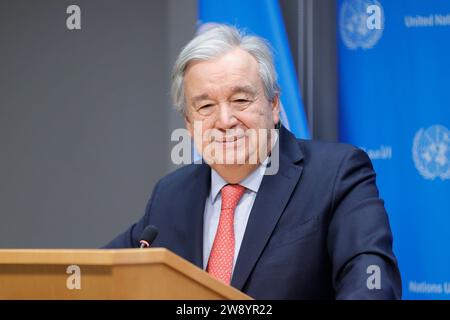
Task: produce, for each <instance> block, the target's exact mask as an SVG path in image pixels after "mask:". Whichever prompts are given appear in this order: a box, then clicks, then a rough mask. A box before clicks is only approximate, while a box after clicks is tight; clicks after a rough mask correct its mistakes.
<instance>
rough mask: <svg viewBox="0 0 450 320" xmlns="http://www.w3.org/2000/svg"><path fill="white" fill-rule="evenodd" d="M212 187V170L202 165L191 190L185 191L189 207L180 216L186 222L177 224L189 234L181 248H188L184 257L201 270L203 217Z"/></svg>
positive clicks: (185, 207) (190, 187) (191, 185)
mask: <svg viewBox="0 0 450 320" xmlns="http://www.w3.org/2000/svg"><path fill="white" fill-rule="evenodd" d="M210 185H211V169H210V168H209V167H208V165H206V164H201V165H199V168H198V173H197V175H196V176H195V177H194V179H192V181H191V183H190V186H189V188H187V189H186V190H184V191H183V192H184V193H185V194H186V196H187V197H188V198H187V205H185V206H184V209H185V210H186V212H184V213H183V214H181V215H179V216H180V217H184V219H185V220H184V221H183V222H181V221H180V223H177V224H178V225H179V226H181V227H182V228H183V229H184V231H185V232H187V233H188V235H187V237H186V238H185V239H186V241H187V243H185V244H183V245H182V246H181V247H183V248H186V252H185V255H184V257H185V258H186V259H187V260H189V261H191V262H192V263H193V264H195V265H196V266H198V267H199V268H201V269H203V215H204V211H205V201H206V198H207V197H208V194H209V191H210Z"/></svg>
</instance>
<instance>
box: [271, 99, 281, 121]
mask: <svg viewBox="0 0 450 320" xmlns="http://www.w3.org/2000/svg"><path fill="white" fill-rule="evenodd" d="M280 104H281V103H280V94H279V93H276V94H275V95H274V96H273V98H272V102H271V105H272V115H273V122H274V124H275V125H276V124H277V123H278V122H280Z"/></svg>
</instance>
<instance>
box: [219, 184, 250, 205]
mask: <svg viewBox="0 0 450 320" xmlns="http://www.w3.org/2000/svg"><path fill="white" fill-rule="evenodd" d="M221 192H222V210H223V209H232V210H234V209H235V208H236V206H237V204H238V202H239V200H240V199H241V198H242V195H243V194H244V192H245V187H243V186H241V185H240V184H227V185H226V186H224V187H223V188H222V191H221Z"/></svg>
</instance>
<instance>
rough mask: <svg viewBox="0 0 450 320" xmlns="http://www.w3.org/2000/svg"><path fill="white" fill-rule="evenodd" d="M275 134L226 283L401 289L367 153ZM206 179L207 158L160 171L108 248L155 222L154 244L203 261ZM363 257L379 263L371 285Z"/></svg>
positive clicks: (268, 290) (283, 295)
mask: <svg viewBox="0 0 450 320" xmlns="http://www.w3.org/2000/svg"><path fill="white" fill-rule="evenodd" d="M278 142H279V143H280V162H279V171H278V173H277V174H276V175H266V176H264V178H263V180H262V183H261V186H260V189H259V191H258V193H257V196H256V199H255V202H254V204H253V208H252V210H251V213H250V217H249V220H248V224H247V228H246V231H245V235H244V239H243V242H242V245H241V248H240V251H239V255H238V258H237V261H236V266H235V269H234V273H233V277H232V281H231V285H232V286H233V287H236V288H237V289H239V290H241V291H243V292H245V293H247V294H248V295H250V296H252V297H254V298H256V299H335V298H336V299H394V298H400V297H401V280H400V273H399V270H398V267H397V261H396V258H395V256H394V254H393V252H392V234H391V230H390V226H389V221H388V217H387V214H386V211H385V209H384V205H383V201H382V200H381V199H380V198H379V196H378V190H377V187H376V184H375V173H374V171H373V168H372V164H371V162H370V160H369V158H368V157H367V155H366V154H365V153H364V152H363V151H361V150H359V149H357V148H355V147H352V146H350V145H344V144H337V143H323V142H313V141H307V140H297V139H296V138H295V137H294V136H293V135H292V134H291V133H290V132H289V131H288V130H286V129H284V128H281V130H280V138H279V140H278ZM210 180H211V169H210V168H209V166H208V165H206V164H192V165H187V166H185V167H182V168H180V169H178V170H175V171H174V172H172V173H170V174H169V175H167V176H166V177H164V178H162V179H161V180H160V181H159V182H158V184H157V185H156V186H155V188H154V190H153V194H152V196H151V198H150V200H149V202H148V205H147V208H146V212H145V215H144V216H143V217H142V218H141V219H140V220H139V221H138V222H137V223H135V224H133V225H132V226H131V227H130V228H129V229H128V230H127V231H125V232H124V233H123V234H121V235H119V236H118V237H117V238H115V239H114V240H112V241H111V242H110V243H109V244H108V245H107V246H106V247H107V248H130V247H137V246H138V241H139V237H140V235H141V233H142V231H143V230H144V228H145V227H146V226H147V225H149V224H153V225H155V226H157V227H158V229H159V234H158V236H157V238H156V240H155V241H154V243H153V245H152V246H153V247H164V248H167V249H169V250H171V251H173V252H174V253H176V254H177V255H179V256H181V257H183V258H185V259H187V260H188V261H190V262H192V263H193V264H195V265H197V266H198V267H200V268H202V266H203V259H204V258H205V257H203V214H204V209H205V201H206V198H207V196H208V193H209V191H210ZM206 258H207V257H206ZM371 265H375V266H378V268H379V271H380V272H379V274H378V275H379V279H380V283H379V284H380V288H379V289H377V288H373V287H371V286H368V282H370V283H372V284H373V283H375V282H374V279H373V278H371V279H369V278H370V277H371V275H372V274H371V272H373V271H372V270H371V269H370V268H369V266H371ZM368 268H369V269H368ZM368 272H369V273H368ZM368 279H369V281H368ZM377 287H378V286H377ZM369 288H372V289H369Z"/></svg>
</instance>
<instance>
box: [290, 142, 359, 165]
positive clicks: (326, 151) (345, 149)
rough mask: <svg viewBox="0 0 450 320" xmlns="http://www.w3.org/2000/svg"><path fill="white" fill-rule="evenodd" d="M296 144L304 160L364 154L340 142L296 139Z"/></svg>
mask: <svg viewBox="0 0 450 320" xmlns="http://www.w3.org/2000/svg"><path fill="white" fill-rule="evenodd" d="M297 144H298V146H299V147H300V149H301V150H302V152H303V154H304V155H305V157H306V158H320V159H328V160H332V159H336V160H338V159H342V158H343V157H346V156H348V155H349V154H351V153H364V151H363V150H362V149H360V148H358V147H356V146H354V145H351V144H348V143H341V142H327V141H319V140H305V139H297Z"/></svg>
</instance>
